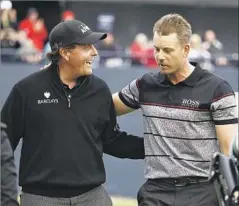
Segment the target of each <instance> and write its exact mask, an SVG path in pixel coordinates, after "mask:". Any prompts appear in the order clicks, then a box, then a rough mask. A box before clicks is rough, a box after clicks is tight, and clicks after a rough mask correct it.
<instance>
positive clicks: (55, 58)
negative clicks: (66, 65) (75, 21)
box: [47, 44, 76, 64]
mask: <svg viewBox="0 0 239 206" xmlns="http://www.w3.org/2000/svg"><path fill="white" fill-rule="evenodd" d="M75 47H76V44H72V45H69V46H66V47H63V49H66V50H72V49H74V48H75ZM47 58H48V59H49V61H51V62H52V63H55V64H57V63H58V62H59V60H60V59H61V55H60V49H58V50H57V51H53V52H49V53H47Z"/></svg>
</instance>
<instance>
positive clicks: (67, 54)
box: [59, 48, 71, 61]
mask: <svg viewBox="0 0 239 206" xmlns="http://www.w3.org/2000/svg"><path fill="white" fill-rule="evenodd" d="M59 54H60V56H61V57H62V58H63V59H65V60H66V61H69V59H70V55H71V54H70V52H69V51H67V50H66V49H62V48H61V49H60V50H59Z"/></svg>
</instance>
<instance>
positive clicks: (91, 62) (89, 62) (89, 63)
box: [85, 61, 93, 66]
mask: <svg viewBox="0 0 239 206" xmlns="http://www.w3.org/2000/svg"><path fill="white" fill-rule="evenodd" d="M85 63H86V64H87V65H88V66H92V64H93V61H86V62H85Z"/></svg>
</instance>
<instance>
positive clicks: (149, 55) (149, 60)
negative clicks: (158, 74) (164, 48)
mask: <svg viewBox="0 0 239 206" xmlns="http://www.w3.org/2000/svg"><path fill="white" fill-rule="evenodd" d="M145 53H146V54H145V56H146V58H145V63H144V65H145V66H146V67H147V68H152V69H153V68H158V64H157V62H156V61H155V58H154V45H153V41H152V40H150V41H149V42H148V48H147V49H146V52H145Z"/></svg>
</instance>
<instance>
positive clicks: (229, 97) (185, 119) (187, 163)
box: [113, 14, 238, 206]
mask: <svg viewBox="0 0 239 206" xmlns="http://www.w3.org/2000/svg"><path fill="white" fill-rule="evenodd" d="M153 32H154V37H153V42H154V48H155V59H156V61H157V63H158V65H159V69H160V72H158V73H153V74H151V73H148V74H145V75H143V77H141V78H139V79H136V80H134V81H132V82H131V83H130V84H129V85H128V86H126V87H125V88H123V89H122V90H121V91H120V92H118V93H115V94H113V98H114V104H115V109H116V112H117V114H118V115H123V114H126V113H129V112H131V111H133V110H136V109H139V108H140V109H141V111H142V115H143V120H144V128H145V129H144V137H145V141H144V143H145V154H146V158H145V162H146V166H145V178H146V179H147V181H146V182H145V184H144V185H143V186H142V187H141V188H140V190H139V192H138V203H139V206H156V205H157V206H159V205H177V206H190V205H191V206H214V205H218V200H217V196H216V192H215V190H214V186H213V184H212V183H211V182H208V175H209V168H210V160H211V159H212V156H213V154H214V153H215V152H219V151H221V152H223V153H224V154H225V155H229V150H230V144H231V139H232V138H233V137H234V136H235V135H236V133H237V127H238V116H237V112H236V100H235V95H234V92H233V90H232V88H231V86H230V85H229V84H228V83H227V82H226V81H225V80H223V79H222V78H219V77H217V76H215V75H214V74H211V73H209V72H208V71H206V70H203V69H202V68H200V66H199V65H198V64H196V63H191V62H189V60H188V53H189V51H190V45H189V41H190V36H191V34H192V30H191V25H190V24H189V23H188V22H187V20H185V19H184V18H183V17H182V16H180V15H178V14H168V15H165V16H163V17H162V18H161V19H159V20H158V21H157V22H156V23H155V26H154V28H153Z"/></svg>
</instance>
